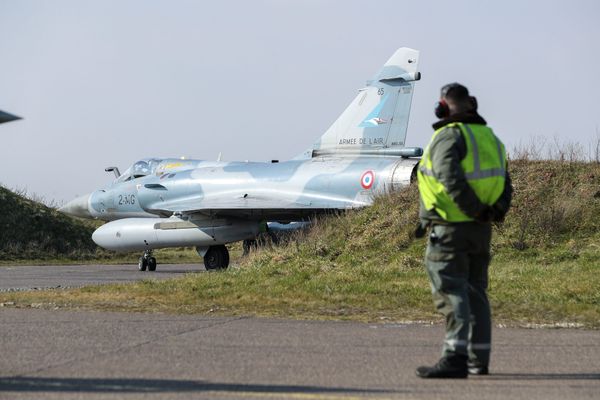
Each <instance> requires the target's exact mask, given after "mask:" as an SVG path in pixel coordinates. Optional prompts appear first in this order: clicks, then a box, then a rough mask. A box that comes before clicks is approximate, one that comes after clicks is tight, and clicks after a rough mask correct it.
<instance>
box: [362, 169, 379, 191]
mask: <svg viewBox="0 0 600 400" xmlns="http://www.w3.org/2000/svg"><path fill="white" fill-rule="evenodd" d="M373 182H375V174H374V173H373V171H366V172H365V173H364V174H362V176H361V177H360V185H361V186H362V187H363V188H364V189H371V186H373Z"/></svg>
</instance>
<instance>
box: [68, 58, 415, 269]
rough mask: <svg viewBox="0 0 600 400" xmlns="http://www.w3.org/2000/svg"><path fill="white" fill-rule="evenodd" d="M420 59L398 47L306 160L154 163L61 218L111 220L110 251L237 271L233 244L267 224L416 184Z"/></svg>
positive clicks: (146, 261)
mask: <svg viewBox="0 0 600 400" xmlns="http://www.w3.org/2000/svg"><path fill="white" fill-rule="evenodd" d="M418 62H419V52H418V51H417V50H413V49H409V48H400V49H398V50H397V51H396V52H395V53H394V54H393V55H392V57H391V58H390V59H389V60H388V61H387V62H386V63H385V64H384V66H383V68H381V69H380V70H379V72H377V74H376V75H375V77H374V78H373V79H372V80H369V81H367V83H366V86H365V87H364V88H362V89H360V90H359V91H358V94H357V96H356V98H355V99H354V100H353V101H352V103H350V105H349V106H348V107H347V108H346V109H345V111H344V112H343V113H342V114H341V115H340V117H339V118H338V119H337V120H336V121H335V122H334V123H333V124H332V125H331V127H330V128H329V129H327V131H325V133H324V134H323V135H322V136H321V137H320V138H319V139H318V140H316V141H315V143H314V144H313V146H312V147H310V148H309V149H307V150H306V151H304V152H303V153H301V154H300V155H299V156H298V157H296V158H294V159H291V160H289V161H284V162H276V161H275V160H274V161H271V162H221V161H203V160H182V159H177V158H147V159H143V160H140V161H137V162H135V163H134V164H133V165H132V166H131V167H129V168H128V169H127V170H126V171H125V172H123V173H122V174H121V173H120V172H119V170H118V168H116V167H108V168H107V169H106V171H108V172H113V173H114V174H115V177H116V179H115V180H114V182H112V184H111V185H110V186H108V187H106V188H104V189H100V190H96V191H94V192H92V193H91V194H88V195H85V196H81V197H79V198H77V199H75V200H73V201H71V202H69V203H67V204H66V205H65V206H64V207H62V208H60V210H59V211H61V212H63V213H66V214H70V215H74V216H78V217H85V218H98V219H101V220H105V221H108V222H107V223H105V224H104V225H102V226H101V227H100V228H98V229H97V230H96V231H95V232H94V233H93V236H92V238H93V240H94V241H95V242H96V243H97V244H98V245H99V246H101V247H104V248H106V249H110V250H116V251H143V255H142V256H141V257H140V258H139V265H138V266H139V269H140V270H141V271H145V270H146V269H148V270H149V271H154V270H155V269H156V264H157V262H156V259H155V258H154V257H153V256H152V251H153V250H154V249H158V248H165V247H180V246H195V247H196V250H197V252H198V254H199V255H200V256H201V257H203V258H204V265H205V267H206V269H221V268H226V267H227V266H228V265H229V253H228V250H227V247H225V244H228V243H232V242H236V241H242V240H251V239H254V238H255V237H256V236H257V235H258V233H259V231H260V230H261V228H264V227H265V226H266V223H267V222H270V223H273V222H277V223H288V222H293V221H305V220H307V219H310V218H311V217H313V216H315V215H317V214H322V213H328V212H339V211H340V210H349V209H354V208H360V207H365V206H368V205H370V204H372V202H373V200H374V197H375V196H377V195H378V194H381V193H385V192H389V191H394V190H398V189H400V188H402V187H404V186H405V185H408V184H409V183H410V182H411V179H412V178H413V177H414V174H415V168H416V165H417V163H418V161H419V160H418V158H417V157H419V156H421V155H422V153H423V150H422V149H421V148H418V147H406V146H405V139H406V131H407V126H408V118H409V114H410V107H411V103H412V96H413V92H414V85H415V82H416V81H418V80H419V79H420V77H421V74H420V73H419V71H418V70H417V66H418Z"/></svg>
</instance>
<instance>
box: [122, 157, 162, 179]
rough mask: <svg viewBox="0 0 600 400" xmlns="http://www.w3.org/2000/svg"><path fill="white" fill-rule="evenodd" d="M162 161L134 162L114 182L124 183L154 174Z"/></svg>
mask: <svg viewBox="0 0 600 400" xmlns="http://www.w3.org/2000/svg"><path fill="white" fill-rule="evenodd" d="M161 161H162V160H161V159H158V158H145V159H143V160H140V161H137V162H135V163H134V164H133V165H132V166H131V167H129V168H127V170H126V171H125V172H123V174H122V175H121V176H120V177H119V178H118V179H117V180H116V182H126V181H130V180H132V179H136V178H141V177H143V176H148V175H152V174H154V173H155V172H156V167H158V164H160V162H161Z"/></svg>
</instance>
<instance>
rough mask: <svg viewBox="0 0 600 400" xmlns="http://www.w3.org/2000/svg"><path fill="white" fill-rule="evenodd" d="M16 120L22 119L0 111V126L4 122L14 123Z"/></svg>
mask: <svg viewBox="0 0 600 400" xmlns="http://www.w3.org/2000/svg"><path fill="white" fill-rule="evenodd" d="M18 119H22V118H21V117H17V116H16V115H12V114H9V113H7V112H5V111H2V110H0V124H4V123H5V122H10V121H16V120H18Z"/></svg>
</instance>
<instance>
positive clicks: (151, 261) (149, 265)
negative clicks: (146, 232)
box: [138, 250, 156, 271]
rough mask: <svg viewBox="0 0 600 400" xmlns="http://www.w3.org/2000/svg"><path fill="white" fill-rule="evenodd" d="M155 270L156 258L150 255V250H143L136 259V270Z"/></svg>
mask: <svg viewBox="0 0 600 400" xmlns="http://www.w3.org/2000/svg"><path fill="white" fill-rule="evenodd" d="M146 269H148V271H156V258H154V257H152V252H151V250H148V251H145V252H144V255H142V256H141V257H140V258H139V259H138V270H140V271H145V270H146Z"/></svg>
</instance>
